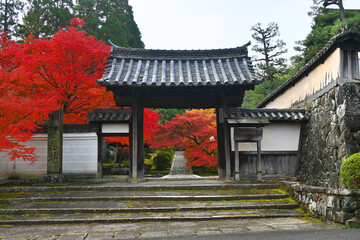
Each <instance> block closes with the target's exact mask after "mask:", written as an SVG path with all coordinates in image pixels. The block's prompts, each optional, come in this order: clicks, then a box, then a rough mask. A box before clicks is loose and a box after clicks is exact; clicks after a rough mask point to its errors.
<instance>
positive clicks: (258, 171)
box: [256, 141, 262, 181]
mask: <svg viewBox="0 0 360 240" xmlns="http://www.w3.org/2000/svg"><path fill="white" fill-rule="evenodd" d="M256 143H257V174H258V180H259V181H262V163H261V141H257V142H256Z"/></svg>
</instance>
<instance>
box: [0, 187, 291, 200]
mask: <svg viewBox="0 0 360 240" xmlns="http://www.w3.org/2000/svg"><path fill="white" fill-rule="evenodd" d="M257 194H260V195H261V194H263V195H265V194H287V193H286V192H285V191H283V190H281V189H200V190H124V191H59V192H54V191H51V192H16V193H0V198H2V197H1V196H4V197H6V198H11V196H15V197H21V198H30V197H34V198H36V197H74V196H77V197H104V196H106V197H123V196H124V197H126V196H133V197H136V196H165V197H167V196H172V197H177V196H180V197H181V196H237V195H257Z"/></svg>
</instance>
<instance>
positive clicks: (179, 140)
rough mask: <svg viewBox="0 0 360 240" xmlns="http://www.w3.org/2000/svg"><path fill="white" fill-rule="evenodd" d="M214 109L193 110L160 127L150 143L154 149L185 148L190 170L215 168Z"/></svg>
mask: <svg viewBox="0 0 360 240" xmlns="http://www.w3.org/2000/svg"><path fill="white" fill-rule="evenodd" d="M213 112H214V111H213V110H212V109H209V110H192V111H187V112H186V113H185V114H183V115H180V114H178V115H176V117H174V118H173V119H172V120H171V121H165V125H160V126H159V130H158V132H157V134H154V136H153V138H152V139H151V140H150V144H151V146H152V147H154V148H161V147H166V146H175V147H182V148H183V149H184V151H185V153H184V156H185V158H186V160H187V163H186V165H187V166H188V167H193V166H204V167H215V166H217V164H218V160H217V141H216V116H215V114H214V113H213Z"/></svg>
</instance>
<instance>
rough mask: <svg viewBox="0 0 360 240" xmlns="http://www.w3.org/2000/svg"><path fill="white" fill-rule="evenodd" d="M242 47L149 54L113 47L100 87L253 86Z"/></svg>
mask: <svg viewBox="0 0 360 240" xmlns="http://www.w3.org/2000/svg"><path fill="white" fill-rule="evenodd" d="M248 45H249V44H246V45H244V46H242V47H237V48H228V49H213V50H149V49H135V48H123V47H118V46H116V45H114V44H113V46H112V51H111V56H110V57H109V58H108V61H107V66H106V69H105V72H104V75H103V77H102V78H101V79H99V80H98V83H100V84H102V85H118V86H133V87H139V86H169V87H172V86H197V85H202V86H216V85H232V84H249V85H254V84H257V83H259V82H260V81H259V80H258V79H256V78H255V74H254V69H253V66H252V62H251V59H250V58H249V57H248V51H247V46H248Z"/></svg>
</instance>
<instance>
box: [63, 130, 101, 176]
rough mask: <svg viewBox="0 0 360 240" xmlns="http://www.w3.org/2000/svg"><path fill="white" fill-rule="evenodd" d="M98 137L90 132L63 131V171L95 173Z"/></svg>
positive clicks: (96, 168) (65, 172) (67, 172)
mask: <svg viewBox="0 0 360 240" xmlns="http://www.w3.org/2000/svg"><path fill="white" fill-rule="evenodd" d="M97 158H98V137H97V134H96V133H95V132H92V133H64V136H63V173H64V174H95V175H96V174H97V172H98V171H97V170H98V159H97Z"/></svg>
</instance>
